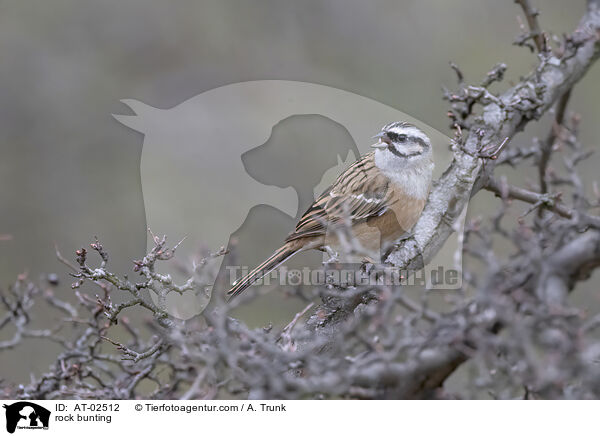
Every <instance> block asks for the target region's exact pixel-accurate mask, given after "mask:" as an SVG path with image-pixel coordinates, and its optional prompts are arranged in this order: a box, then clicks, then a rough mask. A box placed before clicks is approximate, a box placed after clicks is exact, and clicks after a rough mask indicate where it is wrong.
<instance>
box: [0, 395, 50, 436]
mask: <svg viewBox="0 0 600 436" xmlns="http://www.w3.org/2000/svg"><path fill="white" fill-rule="evenodd" d="M4 408H5V409H6V431H8V432H9V433H14V432H15V430H16V429H19V430H21V429H26V430H38V429H43V430H47V429H48V424H49V422H50V411H49V410H48V409H45V408H44V407H42V406H38V405H37V404H35V403H30V402H29V401H19V402H17V403H13V404H10V405H6V404H5V405H4Z"/></svg>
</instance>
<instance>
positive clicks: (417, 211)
mask: <svg viewBox="0 0 600 436" xmlns="http://www.w3.org/2000/svg"><path fill="white" fill-rule="evenodd" d="M373 139H376V140H377V142H376V143H374V144H373V145H371V147H372V148H374V150H373V151H371V152H369V153H366V154H364V155H363V156H361V157H360V158H359V159H358V160H357V161H356V162H354V163H353V164H352V165H351V166H350V167H348V168H347V169H346V170H345V171H344V172H342V173H341V174H340V175H339V176H338V177H337V179H336V180H335V181H334V183H333V184H332V185H331V186H330V187H329V188H327V189H326V190H325V191H324V192H323V193H322V194H321V195H320V196H319V197H318V198H317V199H316V200H315V201H314V203H313V204H312V205H311V206H310V207H309V208H308V210H307V211H306V212H305V213H304V215H302V217H301V218H300V220H299V221H298V223H297V224H296V228H295V230H294V231H293V232H292V233H291V234H289V235H288V237H287V238H286V239H285V241H284V244H283V245H282V246H281V247H280V248H279V249H277V250H276V251H275V252H274V253H273V254H272V255H271V256H270V257H269V258H267V259H266V260H265V261H264V262H262V263H261V264H260V265H258V266H257V267H256V268H254V269H253V270H252V271H250V272H249V273H248V274H247V275H246V276H244V277H243V278H241V279H239V280H237V281H235V282H234V283H233V285H232V287H231V289H230V290H229V291H228V292H227V296H228V297H229V299H231V298H234V297H236V296H237V295H239V294H241V293H242V292H243V291H244V290H246V289H247V288H248V287H250V286H251V285H252V284H254V283H255V282H256V281H258V280H260V279H261V278H262V277H264V276H265V275H267V274H269V273H270V272H271V271H273V270H274V269H276V268H278V267H279V266H281V264H283V263H284V262H285V261H287V260H288V259H290V258H291V257H292V256H294V255H295V254H297V253H300V252H302V251H306V250H311V249H316V250H320V251H325V252H327V253H330V254H333V255H334V256H335V254H336V253H337V252H338V251H339V250H340V249H341V248H343V247H342V245H341V244H342V241H341V239H340V232H338V231H334V230H335V229H336V228H339V227H340V226H341V225H346V226H348V224H349V230H350V231H351V233H352V236H353V237H354V238H356V240H357V241H358V242H359V243H360V245H361V246H362V247H364V248H365V249H367V250H374V249H376V248H381V247H382V244H393V243H394V242H395V241H397V240H398V239H400V238H401V237H403V236H405V235H406V234H407V233H408V232H409V231H410V229H411V228H412V227H413V226H414V225H415V224H416V222H417V220H418V219H419V217H420V215H421V213H422V211H423V208H424V207H425V203H426V201H427V197H428V195H429V190H430V187H431V180H432V174H433V169H434V162H433V152H432V147H431V141H430V139H429V137H428V136H427V134H426V133H425V132H424V131H423V130H421V129H420V128H418V127H416V126H415V125H413V124H411V123H408V122H405V121H397V122H393V123H389V124H386V125H385V126H383V127H382V128H381V130H380V132H379V133H378V134H376V135H375V136H373Z"/></svg>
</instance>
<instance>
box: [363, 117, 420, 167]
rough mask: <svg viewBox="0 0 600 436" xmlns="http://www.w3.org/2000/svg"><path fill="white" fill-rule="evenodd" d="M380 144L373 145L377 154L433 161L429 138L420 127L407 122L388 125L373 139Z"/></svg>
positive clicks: (408, 160)
mask: <svg viewBox="0 0 600 436" xmlns="http://www.w3.org/2000/svg"><path fill="white" fill-rule="evenodd" d="M373 138H374V139H377V140H378V142H376V143H375V144H373V145H372V147H373V148H375V149H376V153H378V154H379V153H382V154H385V155H388V156H387V157H389V158H390V159H393V157H395V158H398V159H402V160H406V161H407V163H408V162H410V161H411V160H415V161H416V160H421V159H423V158H427V159H431V142H430V140H429V137H428V136H427V135H426V134H425V132H423V131H422V130H421V129H419V128H418V127H416V126H414V125H413V124H410V123H406V122H401V121H399V122H395V123H390V124H386V125H385V126H383V128H382V129H381V131H380V132H379V133H378V134H377V135H375V136H374V137H373Z"/></svg>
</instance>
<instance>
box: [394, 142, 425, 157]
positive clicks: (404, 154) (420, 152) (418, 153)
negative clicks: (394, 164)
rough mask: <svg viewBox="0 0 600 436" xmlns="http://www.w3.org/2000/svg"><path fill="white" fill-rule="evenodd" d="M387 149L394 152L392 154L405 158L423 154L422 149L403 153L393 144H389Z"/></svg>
mask: <svg viewBox="0 0 600 436" xmlns="http://www.w3.org/2000/svg"><path fill="white" fill-rule="evenodd" d="M388 150H389V151H391V152H392V154H394V155H396V156H398V157H405V158H406V157H413V156H419V155H421V154H423V152H422V151H416V152H414V153H403V152H401V151H400V150H398V149H397V148H396V146H395V145H394V144H392V145H390V146H389V147H388Z"/></svg>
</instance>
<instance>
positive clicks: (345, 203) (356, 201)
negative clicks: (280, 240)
mask: <svg viewBox="0 0 600 436" xmlns="http://www.w3.org/2000/svg"><path fill="white" fill-rule="evenodd" d="M391 194H392V192H391V189H389V180H388V179H387V178H386V177H385V176H383V175H382V174H381V173H380V172H379V171H377V168H376V167H375V165H374V162H373V153H368V154H366V155H364V156H363V157H362V158H361V159H359V160H358V161H356V162H355V163H354V164H352V165H351V166H350V167H349V168H348V169H347V170H346V171H344V172H343V173H342V174H340V176H339V177H338V178H337V179H336V181H335V182H334V183H333V185H331V187H329V189H327V190H326V191H325V192H324V193H323V194H321V195H320V196H319V198H317V200H316V201H315V202H314V203H313V204H312V205H311V206H310V207H309V208H308V210H307V211H306V212H305V213H304V215H303V216H302V218H301V219H300V221H298V224H297V225H296V230H295V231H294V232H293V233H292V234H290V235H289V236H288V237H287V238H286V241H292V240H295V239H299V238H304V237H312V236H321V235H325V234H326V233H327V227H328V226H329V225H331V224H335V223H337V222H340V221H342V220H343V219H344V218H345V217H347V218H349V219H350V221H351V223H352V224H356V223H358V222H361V221H365V220H367V219H369V218H371V217H375V216H380V215H383V214H384V213H385V212H386V211H387V210H388V208H389V206H390V205H391V203H390V202H391Z"/></svg>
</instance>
